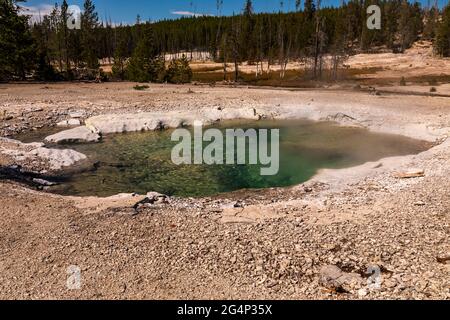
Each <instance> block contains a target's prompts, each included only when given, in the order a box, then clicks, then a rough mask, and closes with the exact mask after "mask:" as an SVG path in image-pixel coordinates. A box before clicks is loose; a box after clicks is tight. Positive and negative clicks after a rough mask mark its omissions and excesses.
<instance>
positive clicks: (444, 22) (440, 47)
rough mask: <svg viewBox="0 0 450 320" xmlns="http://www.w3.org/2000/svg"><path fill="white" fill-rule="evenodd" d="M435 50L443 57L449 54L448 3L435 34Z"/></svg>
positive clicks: (449, 27) (449, 10)
mask: <svg viewBox="0 0 450 320" xmlns="http://www.w3.org/2000/svg"><path fill="white" fill-rule="evenodd" d="M435 50H436V53H437V54H439V55H441V56H443V57H449V56H450V4H448V5H447V6H446V7H445V8H444V10H443V12H442V19H441V22H440V23H439V27H438V31H437V35H436V42H435Z"/></svg>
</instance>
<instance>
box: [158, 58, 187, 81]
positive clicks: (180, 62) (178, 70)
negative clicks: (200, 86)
mask: <svg viewBox="0 0 450 320" xmlns="http://www.w3.org/2000/svg"><path fill="white" fill-rule="evenodd" d="M165 79H166V81H167V82H170V83H189V82H191V80H192V69H191V67H190V66H189V61H188V59H187V58H186V56H185V55H183V57H182V58H181V59H174V60H172V61H171V62H170V64H169V67H168V69H167V72H166V77H165Z"/></svg>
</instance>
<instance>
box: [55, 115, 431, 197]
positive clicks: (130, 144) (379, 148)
mask: <svg viewBox="0 0 450 320" xmlns="http://www.w3.org/2000/svg"><path fill="white" fill-rule="evenodd" d="M215 128H219V129H221V130H225V129H226V128H233V129H235V128H242V129H247V128H255V129H258V128H267V129H271V128H272V129H273V128H277V129H280V171H279V173H278V174H277V175H275V176H261V174H260V169H261V166H260V165H180V166H176V165H174V164H173V163H172V161H171V151H172V148H173V146H174V145H176V144H177V143H176V142H172V141H171V133H172V130H166V131H158V132H144V133H127V134H118V135H108V136H105V137H104V138H103V141H102V142H101V143H98V144H86V145H71V146H70V148H72V149H75V150H77V151H79V152H82V153H84V154H86V155H87V156H88V157H89V159H90V160H92V161H94V162H97V166H96V169H95V170H92V171H88V172H84V173H80V174H76V175H74V176H72V177H69V178H67V179H66V180H65V181H64V182H63V183H62V184H61V185H59V186H57V187H55V188H54V189H52V190H51V191H52V192H55V193H59V194H64V195H77V196H87V195H96V196H111V195H114V194H117V193H131V192H136V193H141V194H143V193H144V194H145V193H146V192H149V191H157V192H160V193H164V194H168V195H175V196H181V197H188V196H189V197H191V196H192V197H199V196H208V195H214V194H219V193H223V192H229V191H235V190H240V189H260V188H270V187H286V186H292V185H297V184H300V183H302V182H305V181H307V180H309V179H310V178H311V177H312V176H314V175H315V174H316V173H317V171H318V170H319V169H321V168H345V167H351V166H355V165H359V164H363V163H365V162H368V161H376V160H379V159H381V158H384V157H389V156H398V155H407V154H416V153H419V152H421V151H424V150H426V149H427V148H429V147H430V145H429V144H427V143H425V142H421V141H417V140H412V139H408V138H405V137H400V136H393V135H384V134H374V133H369V132H368V131H366V130H363V129H357V128H346V127H339V126H337V125H335V124H333V123H327V122H311V121H258V122H241V121H233V122H226V123H224V124H220V125H217V126H215ZM265 167H266V166H265Z"/></svg>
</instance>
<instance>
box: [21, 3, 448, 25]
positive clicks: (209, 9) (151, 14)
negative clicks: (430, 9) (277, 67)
mask: <svg viewBox="0 0 450 320" xmlns="http://www.w3.org/2000/svg"><path fill="white" fill-rule="evenodd" d="M61 1H62V0H28V1H27V2H26V3H25V4H24V6H26V7H27V8H28V13H29V14H30V15H33V16H38V15H39V13H40V14H41V15H42V14H45V13H47V12H48V11H49V10H50V8H51V7H52V6H53V5H54V3H55V2H58V3H60V2H61ZM431 1H432V2H433V1H434V0H431ZM223 2H224V6H223V14H226V15H230V14H232V13H233V12H235V13H238V12H240V11H241V10H242V8H243V6H244V2H245V1H244V0H223ZM302 2H303V0H302ZM420 2H422V3H423V4H426V3H427V0H422V1H420ZM446 2H447V0H439V3H440V4H443V3H446ZM68 3H69V5H71V4H73V5H79V6H80V7H82V4H83V0H68ZM322 3H323V5H333V4H336V3H340V0H322ZM94 4H95V5H96V8H97V12H98V14H99V16H100V18H101V20H105V17H106V18H108V19H109V18H111V20H112V21H113V22H115V23H133V22H134V21H135V20H136V16H137V14H139V15H140V16H141V18H142V20H149V19H150V20H160V19H164V18H172V19H174V18H177V17H180V16H182V15H192V14H210V15H216V14H217V9H216V0H159V1H155V0H94ZM253 6H254V9H255V11H257V12H262V11H263V12H273V11H278V10H279V8H280V0H253ZM294 7H295V0H284V9H285V10H292V9H294Z"/></svg>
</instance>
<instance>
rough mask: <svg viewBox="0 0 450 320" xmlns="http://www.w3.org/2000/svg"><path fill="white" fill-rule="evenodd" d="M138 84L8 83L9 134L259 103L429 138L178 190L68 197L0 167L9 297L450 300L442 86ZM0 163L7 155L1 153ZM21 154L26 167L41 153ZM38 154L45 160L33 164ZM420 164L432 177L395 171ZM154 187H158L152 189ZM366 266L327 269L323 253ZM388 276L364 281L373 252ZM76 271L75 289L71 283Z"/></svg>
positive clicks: (1, 91) (2, 252)
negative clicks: (336, 278)
mask: <svg viewBox="0 0 450 320" xmlns="http://www.w3.org/2000/svg"><path fill="white" fill-rule="evenodd" d="M134 85H135V84H133V83H105V84H77V83H73V84H9V85H0V116H2V117H3V120H2V122H1V125H0V133H1V135H2V136H10V135H13V134H14V133H17V132H20V131H24V130H33V129H36V128H39V127H42V126H46V125H50V124H53V125H54V124H56V123H58V122H60V121H62V120H67V119H69V118H71V114H72V115H73V113H78V114H80V113H82V114H83V116H82V120H85V119H87V118H89V117H91V116H93V115H100V114H117V113H133V112H144V111H147V112H152V111H155V112H156V111H157V112H161V111H173V110H184V111H192V112H198V110H200V109H201V108H206V107H208V108H217V109H219V108H220V109H231V108H240V109H245V108H254V109H255V110H257V111H258V110H264V112H266V113H267V112H272V113H273V116H277V117H281V118H289V117H300V116H301V117H306V118H310V119H315V120H334V121H337V122H340V123H342V124H343V125H358V126H363V127H366V128H368V129H369V130H373V131H380V132H388V133H394V134H402V135H406V136H409V137H413V138H417V139H424V140H427V141H432V142H434V143H435V145H436V146H435V147H434V148H432V149H431V150H428V151H426V152H424V153H422V154H420V155H415V156H407V157H398V158H391V159H381V160H380V161H378V162H375V163H369V164H365V165H363V166H360V167H358V168H350V169H344V170H324V171H322V172H320V173H319V174H318V175H317V176H316V177H315V178H314V179H313V180H312V181H310V182H308V183H306V184H304V185H301V186H296V187H293V188H287V189H270V190H261V191H251V190H243V191H240V192H235V193H231V194H224V195H220V196H216V197H211V198H204V199H169V200H168V203H166V202H161V203H154V204H148V205H145V206H141V207H137V209H136V208H134V205H135V204H136V203H138V202H139V201H141V200H142V197H139V196H131V195H129V196H126V195H124V196H121V197H118V198H117V197H116V198H106V199H98V198H73V197H62V196H58V195H51V194H48V193H43V192H40V191H36V190H32V189H30V188H28V187H25V186H24V185H21V184H19V183H16V182H11V181H9V180H2V181H0V226H1V230H2V231H1V232H0V298H2V299H109V298H112V299H141V298H145V299H205V298H207V299H213V298H223V299H266V298H270V299H449V298H450V282H449V281H450V277H449V271H450V264H449V256H450V241H449V239H450V237H449V231H450V230H449V218H450V184H449V182H448V177H449V175H450V165H449V164H450V144H449V141H448V140H446V138H447V137H448V134H449V133H450V104H449V99H448V98H445V97H429V96H414V95H409V94H401V95H400V94H389V95H387V94H381V95H377V94H374V93H373V92H361V91H351V90H335V89H329V90H305V91H289V90H282V89H278V90H273V89H255V88H246V87H237V88H232V87H225V86H223V87H221V86H217V87H214V88H213V87H210V86H194V85H190V86H170V85H151V86H150V88H149V89H147V90H143V91H136V90H134V89H133V86H134ZM2 143H4V142H0V165H1V166H3V167H5V166H11V165H13V164H14V163H13V162H14V159H11V157H7V156H5V155H4V154H3V153H2V152H1V148H2V146H3V145H2ZM23 165H28V167H29V169H30V170H33V169H36V170H38V171H39V170H42V168H41V167H37V168H34V167H35V165H34V164H33V163H28V164H26V163H25V164H23ZM39 165H41V164H39ZM412 168H419V169H421V170H423V172H424V175H423V176H420V177H416V178H411V179H399V178H396V177H395V176H396V173H399V172H407V171H408V170H411V169H412ZM149 191H151V190H149ZM330 265H332V266H336V267H338V268H339V269H340V270H342V272H344V273H346V274H348V275H352V277H353V278H355V279H357V280H358V281H356V284H355V283H339V284H336V282H333V281H330V279H329V278H330V277H329V275H327V274H326V271H324V270H325V269H324V267H326V266H330ZM374 265H376V266H378V268H379V270H380V272H381V278H380V279H381V286H380V287H379V288H376V289H374V288H372V287H368V286H367V281H368V280H370V279H369V275H368V274H366V271H367V269H368V268H369V267H370V266H374ZM70 266H78V267H79V268H80V269H81V279H82V284H81V289H80V290H70V289H68V288H67V286H66V282H67V279H68V278H69V276H70V274H68V273H67V268H69V267H70Z"/></svg>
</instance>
